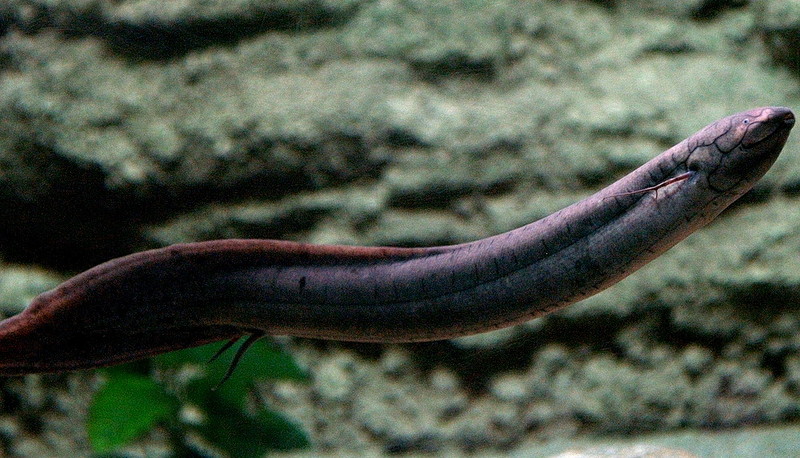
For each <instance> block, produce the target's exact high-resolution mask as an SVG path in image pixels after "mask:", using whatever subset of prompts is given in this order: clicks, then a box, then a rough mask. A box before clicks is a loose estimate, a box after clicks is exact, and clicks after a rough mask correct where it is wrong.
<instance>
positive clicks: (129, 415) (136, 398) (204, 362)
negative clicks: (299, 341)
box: [87, 340, 308, 457]
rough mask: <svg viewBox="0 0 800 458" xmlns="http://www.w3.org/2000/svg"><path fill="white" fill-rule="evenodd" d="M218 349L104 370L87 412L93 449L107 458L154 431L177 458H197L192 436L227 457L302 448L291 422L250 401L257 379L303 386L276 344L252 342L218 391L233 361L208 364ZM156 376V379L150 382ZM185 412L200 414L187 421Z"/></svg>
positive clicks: (189, 351) (301, 439) (302, 438)
mask: <svg viewBox="0 0 800 458" xmlns="http://www.w3.org/2000/svg"><path fill="white" fill-rule="evenodd" d="M219 348H220V344H219V343H217V344H211V345H205V346H202V347H196V348H189V349H186V350H180V351H176V352H172V353H167V354H164V355H160V356H158V357H156V358H154V359H152V360H149V361H145V362H138V363H130V364H125V365H121V366H116V367H112V368H107V369H103V373H104V374H105V379H106V380H105V383H104V384H103V386H102V387H101V388H100V389H99V390H98V391H97V393H96V394H95V396H94V399H93V400H92V404H91V406H90V408H89V420H88V425H87V426H88V435H89V441H90V443H91V445H92V448H93V450H94V451H95V452H97V453H109V452H113V451H114V450H116V449H118V448H120V447H122V446H124V445H126V444H128V443H130V442H131V441H133V440H134V439H136V438H138V437H141V436H142V435H143V434H144V433H146V432H147V431H149V430H151V429H152V428H154V427H155V426H156V425H161V426H163V427H165V429H166V430H167V431H168V432H169V436H170V438H171V441H172V444H173V449H174V451H175V455H177V456H185V455H192V454H194V455H197V453H198V452H197V451H196V450H193V448H192V445H191V444H190V441H189V440H187V439H188V437H189V436H190V435H194V436H199V437H200V438H202V439H203V440H204V441H205V442H206V443H208V444H210V445H211V446H213V447H216V448H217V449H219V450H221V451H224V452H226V453H227V454H229V455H230V456H233V457H255V456H263V455H264V454H265V453H266V452H268V451H269V450H289V449H295V448H303V447H306V446H308V438H307V436H306V435H305V433H304V432H303V431H302V430H301V429H300V428H298V427H297V426H296V425H294V424H293V423H292V422H290V421H289V420H287V419H286V418H284V417H283V416H282V415H280V414H279V413H277V412H273V411H271V410H269V409H267V408H265V407H264V406H263V402H258V403H253V402H248V400H249V399H250V400H252V398H250V397H249V395H250V394H251V393H252V390H251V388H252V383H253V381H254V380H256V379H283V380H287V379H288V380H298V381H304V380H306V379H307V375H306V374H305V373H304V372H303V371H302V370H301V369H300V368H299V367H298V366H297V364H295V362H294V360H293V359H292V357H291V355H289V354H288V353H286V352H284V351H282V350H281V349H280V348H279V347H278V346H277V345H275V344H274V343H271V342H266V341H264V340H261V341H259V342H256V343H255V344H253V346H252V347H251V348H250V349H249V350H248V353H247V355H245V356H244V357H243V358H242V359H241V360H240V361H239V364H238V365H237V367H236V370H235V371H234V373H233V375H232V376H231V377H230V378H229V379H228V380H227V381H225V383H224V384H222V385H221V386H219V387H217V384H218V382H219V381H220V380H222V378H223V376H224V375H225V372H226V370H227V369H228V364H229V363H230V358H231V356H232V355H231V354H228V355H227V356H228V358H219V359H217V360H215V361H213V362H209V360H210V359H211V357H212V356H213V355H214V354H215V353H216V351H217V349H219ZM228 353H232V352H228ZM186 368H196V369H199V370H194V371H192V370H185V369H186ZM154 369H157V370H155V371H154ZM154 372H155V373H156V374H158V377H153V376H152V375H151V374H153V373H154ZM186 374H189V375H188V376H187V375H186ZM254 404H258V406H257V407H255V408H253V405H254ZM189 410H191V411H195V412H199V413H200V415H195V416H194V417H195V419H191V418H188V417H192V416H191V415H185V412H186V411H189ZM192 451H194V453H191V452H192Z"/></svg>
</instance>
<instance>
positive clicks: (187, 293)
mask: <svg viewBox="0 0 800 458" xmlns="http://www.w3.org/2000/svg"><path fill="white" fill-rule="evenodd" d="M793 125H794V115H793V113H792V112H791V110H789V109H788V108H783V107H765V108H758V109H754V110H750V111H746V112H743V113H738V114H735V115H732V116H728V117H726V118H723V119H721V120H719V121H716V122H714V123H712V124H710V125H709V126H707V127H705V128H704V129H702V130H700V131H699V132H698V133H696V134H694V135H692V136H691V137H689V138H687V139H686V140H684V141H682V142H681V143H679V144H677V145H675V146H674V147H672V148H670V149H669V150H667V151H665V152H663V153H662V154H660V155H658V156H657V157H655V158H653V159H652V160H650V161H648V162H647V163H645V164H644V165H642V166H641V167H639V168H638V169H636V170H634V171H633V172H631V173H630V174H628V175H626V176H625V177H623V178H621V179H620V180H618V181H616V182H614V183H613V184H611V185H610V186H608V187H606V188H605V189H602V190H601V191H599V192H597V193H596V194H594V195H592V196H589V197H587V198H586V199H584V200H582V201H580V202H578V203H575V204H573V205H571V206H569V207H567V208H564V209H562V210H560V211H558V212H556V213H554V214H552V215H550V216H548V217H546V218H543V219H541V220H539V221H536V222H533V223H531V224H528V225H526V226H523V227H520V228H518V229H514V230H512V231H509V232H506V233H503V234H499V235H496V236H493V237H488V238H485V239H481V240H477V241H474V242H470V243H464V244H460V245H452V246H440V247H427V248H392V247H351V246H335V245H311V244H303V243H295V242H287V241H277V240H239V239H231V240H215V241H209V242H199V243H189V244H179V245H173V246H169V247H166V248H162V249H156V250H149V251H144V252H140V253H135V254H132V255H129V256H125V257H122V258H117V259H113V260H111V261H108V262H106V263H104V264H101V265H99V266H97V267H94V268H92V269H90V270H88V271H86V272H83V273H81V274H79V275H77V276H75V277H73V278H72V279H70V280H68V281H66V282H64V283H63V284H61V285H59V286H58V287H56V288H55V289H53V290H51V291H48V292H45V293H43V294H41V295H39V296H38V297H36V298H35V299H34V300H33V302H32V303H31V305H30V306H29V307H28V308H27V309H26V310H25V311H23V312H22V313H20V314H19V315H16V316H13V317H11V318H8V319H6V320H5V321H2V322H0V374H3V375H18V374H26V373H36V372H57V371H64V370H72V369H82V368H91V367H98V366H105V365H110V364H115V363H121V362H126V361H131V360H135V359H139V358H143V357H146V356H151V355H155V354H158V353H163V352H166V351H171V350H176V349H181V348H187V347H192V346H196V345H201V344H204V343H208V342H213V341H218V340H225V339H228V340H230V339H236V338H239V337H241V336H244V335H248V334H249V335H254V336H260V335H263V334H271V335H293V336H300V337H312V338H320V339H333V340H342V341H359V342H415V341H428V340H439V339H448V338H452V337H458V336H463V335H469V334H475V333H480V332H485V331H490V330H494V329H498V328H502V327H506V326H511V325H514V324H518V323H521V322H524V321H527V320H530V319H533V318H536V317H540V316H542V315H545V314H548V313H551V312H553V311H556V310H558V309H560V308H563V307H565V306H567V305H569V304H572V303H574V302H577V301H579V300H581V299H584V298H586V297H589V296H591V295H593V294H596V293H598V292H599V291H601V290H603V289H605V288H607V287H609V286H611V285H613V284H614V283H616V282H618V281H620V280H622V279H623V278H625V277H626V276H628V275H629V274H631V273H632V272H634V271H635V270H637V269H638V268H640V267H641V266H643V265H644V264H646V263H647V262H649V261H650V260H652V259H654V258H655V257H657V256H659V255H660V254H662V253H663V252H665V251H666V250H668V249H669V248H671V247H672V246H673V245H675V244H676V243H678V242H679V241H681V240H683V239H684V238H686V237H687V236H688V235H689V234H691V233H692V232H694V231H695V230H697V229H699V228H701V227H702V226H704V225H706V224H707V223H708V222H710V221H711V220H712V219H714V218H715V217H716V216H717V215H718V214H719V213H720V212H721V211H722V210H723V209H725V208H726V207H727V206H729V205H730V204H731V203H733V202H734V201H735V200H736V199H738V198H739V197H741V196H742V195H743V194H744V193H745V192H747V191H748V190H749V189H750V188H751V187H752V186H753V185H754V184H755V182H756V181H757V180H758V179H760V178H761V177H762V176H763V175H764V173H766V171H767V170H768V169H769V167H770V166H771V165H772V164H773V163H774V161H775V159H776V158H777V157H778V154H779V153H780V151H781V150H782V148H783V146H784V144H785V142H786V139H787V137H788V135H789V132H790V131H791V128H792V126H793ZM245 347H246V346H245Z"/></svg>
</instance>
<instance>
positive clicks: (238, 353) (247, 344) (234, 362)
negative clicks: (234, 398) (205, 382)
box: [211, 332, 264, 391]
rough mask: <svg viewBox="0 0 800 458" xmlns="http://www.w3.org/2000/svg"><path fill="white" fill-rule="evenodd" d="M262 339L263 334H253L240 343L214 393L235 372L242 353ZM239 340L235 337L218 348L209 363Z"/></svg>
mask: <svg viewBox="0 0 800 458" xmlns="http://www.w3.org/2000/svg"><path fill="white" fill-rule="evenodd" d="M262 337H264V333H263V332H254V333H252V334H250V335H249V336H248V337H247V339H245V341H244V342H242V345H241V346H240V347H239V349H238V350H236V354H235V355H233V359H232V360H231V365H230V366H228V370H227V371H225V375H223V376H222V380H220V381H219V383H217V386H215V387H214V390H215V391H216V390H217V389H219V387H221V386H222V384H223V383H225V382H226V381H227V380H228V379H229V378H231V375H233V371H234V370H236V366H238V365H239V360H241V359H242V356H244V353H245V352H246V351H247V349H249V348H250V346H251V345H253V344H254V343H256V341H257V340H258V339H260V338H262ZM239 339H240V337H236V338H235V339H231V340H229V341H228V342H226V343H225V345H223V346H222V348H220V349H219V350H218V351H217V353H216V354H215V355H214V356H213V357H212V358H211V361H213V360H215V359H216V358H217V357H219V355H221V354H222V353H223V352H224V351H225V350H227V349H228V348H230V347H231V346H233V344H234V343H236V341H238V340H239Z"/></svg>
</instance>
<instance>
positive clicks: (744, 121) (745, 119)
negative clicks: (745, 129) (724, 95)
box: [742, 118, 750, 124]
mask: <svg viewBox="0 0 800 458" xmlns="http://www.w3.org/2000/svg"><path fill="white" fill-rule="evenodd" d="M742 124H750V120H749V119H747V118H744V119H742Z"/></svg>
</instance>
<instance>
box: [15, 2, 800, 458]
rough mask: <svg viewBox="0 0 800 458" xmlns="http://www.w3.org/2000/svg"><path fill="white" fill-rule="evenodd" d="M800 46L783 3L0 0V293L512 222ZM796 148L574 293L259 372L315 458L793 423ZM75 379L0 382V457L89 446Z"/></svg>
mask: <svg viewBox="0 0 800 458" xmlns="http://www.w3.org/2000/svg"><path fill="white" fill-rule="evenodd" d="M798 45H800V1H798V0H764V1H760V2H756V1H748V0H713V1H712V0H681V1H674V0H616V1H614V0H605V1H604V0H595V1H589V0H573V1H555V0H538V1H537V0H529V1H523V0H516V1H512V0H499V1H479V0H440V1H423V0H283V1H253V0H214V1H207V0H172V1H169V2H165V1H161V0H118V1H114V2H109V1H105V0H6V1H4V2H3V3H2V4H1V5H0V260H2V264H0V306H2V311H3V313H4V314H5V315H7V316H8V315H11V314H14V313H17V312H18V311H20V310H21V309H22V308H23V307H24V306H25V305H26V304H27V302H28V301H29V300H30V298H32V297H33V296H34V295H35V294H37V293H38V292H40V291H43V290H45V289H48V288H50V287H52V286H54V285H55V284H57V283H58V282H59V281H61V280H62V279H64V278H66V277H68V276H69V275H70V274H73V273H76V272H78V271H81V270H83V269H86V268H89V267H91V266H93V265H95V264H97V263H99V262H102V261H105V260H107V259H109V258H111V257H116V256H121V255H124V254H128V253H130V252H133V251H137V250H142V249H146V248H153V247H159V246H164V245H167V244H171V243H177V242H184V241H192V240H207V239H215V238H233V237H237V238H238V237H241V238H253V237H254V238H280V239H290V240H298V241H307V242H314V243H340V244H360V245H402V246H418V245H434V244H450V243H459V242H464V241H469V240H474V239H477V238H481V237H486V236H489V235H492V234H496V233H499V232H502V231H506V230H509V229H512V228H515V227H518V226H520V225H523V224H525V223H527V222H530V221H532V220H535V219H538V218H540V217H543V216H545V215H547V214H549V213H551V212H552V211H554V210H557V209H559V208H561V207H563V206H566V205H568V204H570V203H572V202H574V201H576V200H578V199H580V198H581V197H584V196H586V195H589V194H591V193H593V192H595V191H596V190H597V189H599V188H601V187H603V186H604V185H606V184H608V183H610V182H613V181H614V180H616V179H617V178H619V177H620V176H622V175H624V174H625V173H627V172H628V171H630V170H632V169H633V168H635V167H636V166H638V165H639V164H641V163H643V162H645V161H646V160H648V159H649V158H651V157H652V156H654V155H655V154H657V153H659V152H661V151H663V150H665V149H666V148H668V147H670V146H672V145H673V144H675V143H677V142H678V141H680V140H682V139H683V138H685V137H686V136H688V135H690V134H692V133H694V132H695V131H697V130H698V129H700V128H701V127H703V126H705V125H706V124H708V123H709V122H711V121H713V120H715V119H717V118H720V117H722V116H725V115H727V114H730V113H732V112H736V111H741V110H744V109H748V108H753V107H757V106H763V105H786V106H790V107H794V108H798V107H800V103H798V102H800V81H798V76H800V75H798V71H800V54H799V51H798V49H800V48H798ZM798 146H800V140H798V136H797V134H796V133H795V134H794V136H793V137H791V138H790V141H789V143H788V145H787V147H786V148H785V150H784V153H783V155H782V156H781V158H780V159H779V160H778V162H777V163H776V164H775V166H774V167H773V169H772V171H771V172H770V173H769V174H768V175H767V176H766V177H765V178H764V179H763V180H762V181H761V182H760V183H759V184H758V185H757V186H756V188H755V189H754V190H753V191H752V192H751V193H750V194H748V195H747V196H745V197H744V198H743V199H741V201H740V202H739V203H737V204H736V205H735V206H734V207H732V208H731V209H729V210H728V211H726V212H725V213H724V214H723V215H722V216H721V217H720V218H719V220H718V221H716V222H714V223H713V224H712V225H711V226H709V227H708V228H706V229H704V230H702V231H701V232H699V233H697V234H695V235H693V236H691V237H690V238H689V239H688V240H686V241H685V242H683V243H681V244H680V245H679V246H677V247H676V248H674V249H673V250H671V251H670V252H668V253H667V254H666V255H664V256H662V257H661V258H659V259H658V260H656V261H655V262H653V263H652V264H651V265H649V266H647V267H646V268H644V269H642V270H641V271H640V272H638V273H636V274H634V275H633V276H631V277H630V278H629V279H627V280H626V281H624V282H622V283H620V284H619V285H617V286H615V287H614V288H612V289H611V290H609V291H607V292H604V293H602V294H600V295H598V296H595V297H593V298H591V299H589V300H587V301H585V302H583V303H581V304H578V305H575V306H572V307H570V308H568V309H566V310H564V311H563V312H560V313H558V314H556V315H553V316H551V317H547V318H544V319H540V320H535V321H532V322H530V323H528V324H526V325H523V326H519V327H516V328H512V329H508V330H502V331H498V332H494V333H489V334H485V335H479V336H474V337H469V338H463V339H458V340H455V341H451V342H437V343H429V344H420V345H395V346H378V345H353V344H340V343H324V342H316V341H310V340H304V339H281V341H282V342H284V343H285V345H287V346H288V347H289V348H290V349H291V350H292V351H293V352H294V353H295V354H296V355H297V358H298V359H299V360H300V361H301V363H302V364H303V365H305V366H306V367H308V368H309V369H310V371H311V375H312V379H313V382H312V383H311V384H309V385H298V384H288V383H281V384H265V385H262V387H261V390H262V392H263V394H264V395H265V396H266V397H267V398H269V399H270V402H271V405H272V406H273V407H275V408H277V409H279V410H281V411H283V412H286V413H287V414H289V415H290V416H292V417H293V418H295V419H297V420H298V421H299V422H300V423H301V424H302V425H303V426H304V428H305V429H306V430H307V431H308V432H309V434H310V436H311V438H312V441H313V443H314V445H315V449H314V450H315V451H316V452H329V453H337V452H341V453H366V452H372V453H390V452H394V453H403V452H434V453H443V452H445V451H449V452H453V453H465V452H480V453H504V452H510V451H514V450H516V451H519V450H527V449H526V448H525V447H533V448H534V449H535V448H536V447H537V444H538V445H541V444H546V443H548V441H566V442H567V443H569V442H570V441H581V440H586V439H587V438H597V437H601V438H602V437H608V436H636V435H638V434H644V433H653V432H669V431H676V430H699V431H701V433H699V434H698V435H697V438H698V439H697V440H698V441H699V442H703V440H704V439H703V433H702V431H708V430H718V429H727V428H745V427H748V426H753V425H776V424H791V423H792V422H795V421H797V420H798V419H800V355H798V348H800V308H799V307H798V299H800V257H799V255H798V253H800V211H799V210H798V204H800V155H799V154H798V151H800V148H798ZM490 306H491V304H487V307H490ZM91 387H92V374H91V373H90V372H84V373H77V374H69V375H55V376H46V377H39V376H37V377H27V378H14V379H6V380H5V382H4V387H3V388H2V391H1V393H2V407H0V408H2V414H0V444H2V447H3V448H4V450H5V453H7V454H9V455H12V456H13V455H19V456H22V455H26V454H28V455H29V456H30V454H31V453H33V454H36V455H39V456H46V455H51V456H64V455H65V454H72V455H75V454H77V455H85V454H88V453H89V452H88V445H87V443H86V439H85V435H84V434H85V433H84V432H83V430H82V429H81V428H82V423H81V421H80V419H81V418H82V416H85V408H86V402H87V399H88V398H89V396H90V395H91ZM789 428H790V429H789V431H794V434H796V431H797V429H791V428H794V427H792V426H790V427H789ZM777 437H785V438H787V440H790V438H791V437H795V436H792V434H789V433H787V434H783V435H778V436H777ZM147 440H149V441H155V442H158V437H157V435H156V436H154V437H151V438H149V439H147ZM770 442H771V443H774V444H779V443H780V440H779V439H776V440H771V441H770ZM795 443H796V442H795ZM532 444H533V445H532ZM761 452H764V453H766V452H765V451H764V450H761Z"/></svg>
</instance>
